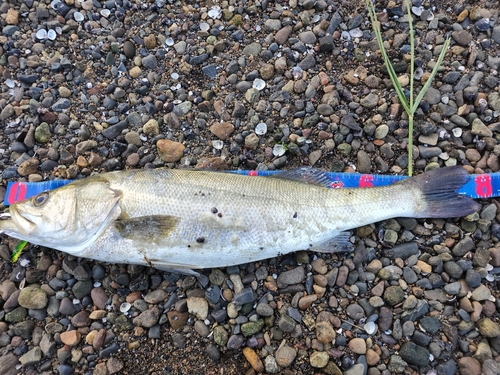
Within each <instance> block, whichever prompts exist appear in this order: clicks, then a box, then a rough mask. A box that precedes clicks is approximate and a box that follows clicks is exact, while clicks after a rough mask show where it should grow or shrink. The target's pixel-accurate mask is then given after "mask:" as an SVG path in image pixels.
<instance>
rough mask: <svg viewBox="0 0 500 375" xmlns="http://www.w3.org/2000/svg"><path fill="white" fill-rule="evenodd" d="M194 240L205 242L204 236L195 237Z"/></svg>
mask: <svg viewBox="0 0 500 375" xmlns="http://www.w3.org/2000/svg"><path fill="white" fill-rule="evenodd" d="M196 242H198V243H203V242H205V237H198V238H197V239H196Z"/></svg>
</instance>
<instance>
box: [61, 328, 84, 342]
mask: <svg viewBox="0 0 500 375" xmlns="http://www.w3.org/2000/svg"><path fill="white" fill-rule="evenodd" d="M81 338H82V334H81V333H80V332H78V331H76V330H71V331H66V332H63V333H61V341H62V342H63V343H64V344H66V345H69V346H75V345H76V344H78V343H79V342H80V339H81Z"/></svg>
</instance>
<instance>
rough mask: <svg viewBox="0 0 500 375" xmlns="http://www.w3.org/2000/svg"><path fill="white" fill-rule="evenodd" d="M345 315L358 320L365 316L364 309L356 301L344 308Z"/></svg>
mask: <svg viewBox="0 0 500 375" xmlns="http://www.w3.org/2000/svg"><path fill="white" fill-rule="evenodd" d="M346 312H347V315H348V316H349V317H350V318H352V319H353V320H354V321H359V320H360V319H361V318H363V317H364V316H365V311H364V310H363V308H362V307H361V306H359V305H358V304H356V303H353V304H350V305H348V306H347V308H346Z"/></svg>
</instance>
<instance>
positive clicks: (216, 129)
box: [210, 122, 234, 141]
mask: <svg viewBox="0 0 500 375" xmlns="http://www.w3.org/2000/svg"><path fill="white" fill-rule="evenodd" d="M210 132H211V133H212V134H213V135H215V136H216V137H217V138H219V139H221V140H223V141H225V140H226V139H227V138H228V137H229V136H230V135H231V134H233V132H234V126H233V124H230V123H229V122H217V123H215V124H213V125H212V126H211V127H210Z"/></svg>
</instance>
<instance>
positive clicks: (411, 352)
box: [399, 342, 429, 367]
mask: <svg viewBox="0 0 500 375" xmlns="http://www.w3.org/2000/svg"><path fill="white" fill-rule="evenodd" d="M399 355H400V356H401V358H402V359H403V360H404V361H405V362H408V363H410V364H412V365H416V366H420V367H424V366H427V364H428V363H429V350H428V349H426V348H424V347H421V346H419V345H416V344H415V343H413V342H405V343H404V344H403V345H402V346H401V349H400V350H399Z"/></svg>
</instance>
